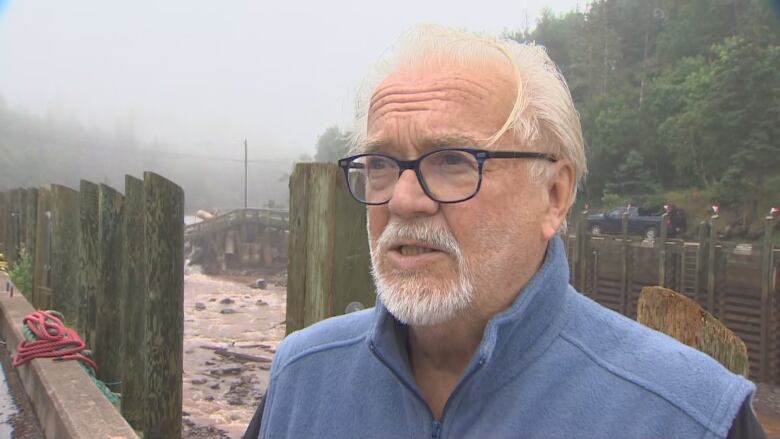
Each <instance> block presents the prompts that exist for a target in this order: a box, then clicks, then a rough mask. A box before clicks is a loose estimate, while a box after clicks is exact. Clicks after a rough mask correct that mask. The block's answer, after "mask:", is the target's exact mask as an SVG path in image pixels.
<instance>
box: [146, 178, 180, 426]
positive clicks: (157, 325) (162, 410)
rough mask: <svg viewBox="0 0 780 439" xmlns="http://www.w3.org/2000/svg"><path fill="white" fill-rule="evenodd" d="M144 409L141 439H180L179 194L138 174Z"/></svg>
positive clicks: (168, 185) (165, 182)
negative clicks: (143, 295) (143, 282)
mask: <svg viewBox="0 0 780 439" xmlns="http://www.w3.org/2000/svg"><path fill="white" fill-rule="evenodd" d="M144 246H145V252H146V262H145V264H146V270H145V271H146V277H145V279H146V290H147V294H148V296H147V302H146V306H147V312H146V321H145V322H146V325H145V326H146V334H145V339H144V340H145V344H146V349H147V351H146V367H147V369H146V407H147V409H146V410H145V412H144V422H143V425H144V427H143V431H144V437H152V438H158V437H159V438H178V437H181V414H182V372H183V364H182V361H183V360H182V359H183V337H184V255H183V253H184V192H183V191H182V189H181V188H180V187H179V186H177V185H175V184H173V183H172V182H170V181H168V180H166V179H164V178H163V177H161V176H159V175H157V174H154V173H151V172H146V173H144Z"/></svg>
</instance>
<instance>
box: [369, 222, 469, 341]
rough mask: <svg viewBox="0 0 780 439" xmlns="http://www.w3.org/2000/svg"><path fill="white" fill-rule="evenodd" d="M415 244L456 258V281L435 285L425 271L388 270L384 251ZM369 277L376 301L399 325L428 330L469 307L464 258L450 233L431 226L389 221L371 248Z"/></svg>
mask: <svg viewBox="0 0 780 439" xmlns="http://www.w3.org/2000/svg"><path fill="white" fill-rule="evenodd" d="M404 239H406V240H415V241H419V242H421V243H428V244H429V245H431V246H433V247H436V248H442V249H445V251H446V253H447V254H449V255H450V256H451V257H453V258H455V260H456V262H457V265H458V269H457V275H456V278H455V279H451V280H447V281H438V280H434V279H431V278H430V274H429V273H427V272H426V271H417V272H402V271H399V270H396V269H394V268H393V267H391V266H389V264H388V263H387V262H386V260H385V256H386V254H387V251H388V250H389V249H390V248H392V247H394V246H395V245H396V243H397V242H399V241H400V240H404ZM370 250H371V275H372V276H373V278H374V284H375V285H376V288H377V295H378V296H379V299H380V300H381V301H382V303H383V304H384V306H385V308H387V310H388V312H390V314H392V315H393V316H394V317H395V318H396V319H397V320H398V321H400V322H401V323H404V324H406V325H411V326H428V325H436V324H440V323H444V322H446V321H448V320H451V319H453V318H454V317H456V316H457V315H458V313H460V312H461V311H463V310H465V309H466V308H468V307H469V305H470V304H471V303H472V300H473V297H474V287H473V282H472V278H471V271H470V270H469V266H468V263H467V262H466V258H465V257H464V256H463V252H462V251H461V249H460V246H459V245H458V242H457V241H456V240H455V237H454V236H453V235H452V233H451V232H450V231H449V230H447V229H446V228H444V227H442V226H440V225H438V224H434V223H432V222H424V221H415V222H401V220H398V219H397V217H391V218H390V221H389V222H388V224H387V226H386V227H385V229H384V231H383V232H382V235H381V236H380V237H379V239H378V240H377V242H376V244H375V245H373V244H372V245H370Z"/></svg>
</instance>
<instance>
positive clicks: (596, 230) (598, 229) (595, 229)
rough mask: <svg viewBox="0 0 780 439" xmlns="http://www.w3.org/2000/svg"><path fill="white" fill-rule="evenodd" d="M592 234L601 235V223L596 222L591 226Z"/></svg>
mask: <svg viewBox="0 0 780 439" xmlns="http://www.w3.org/2000/svg"><path fill="white" fill-rule="evenodd" d="M590 234H591V235H601V225H600V224H594V225H592V226H590Z"/></svg>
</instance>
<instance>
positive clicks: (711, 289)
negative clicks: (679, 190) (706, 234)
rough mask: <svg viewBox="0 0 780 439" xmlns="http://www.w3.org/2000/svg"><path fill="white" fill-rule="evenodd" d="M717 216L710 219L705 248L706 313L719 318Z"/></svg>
mask: <svg viewBox="0 0 780 439" xmlns="http://www.w3.org/2000/svg"><path fill="white" fill-rule="evenodd" d="M717 232H718V215H713V216H711V217H710V239H709V243H708V247H707V251H708V254H707V311H709V312H710V314H712V315H714V316H716V317H719V314H718V313H716V312H715V246H716V240H717V239H718V234H717Z"/></svg>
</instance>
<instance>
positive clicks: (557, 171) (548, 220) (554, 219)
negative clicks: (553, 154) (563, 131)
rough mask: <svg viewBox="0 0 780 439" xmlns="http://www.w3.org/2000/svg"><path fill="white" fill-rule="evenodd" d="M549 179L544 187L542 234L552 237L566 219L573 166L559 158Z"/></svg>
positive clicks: (569, 202)
mask: <svg viewBox="0 0 780 439" xmlns="http://www.w3.org/2000/svg"><path fill="white" fill-rule="evenodd" d="M548 175H549V177H550V178H549V179H548V180H547V181H546V182H545V185H544V188H545V190H546V191H547V197H546V198H547V208H546V210H545V212H544V215H543V216H542V236H543V237H544V239H545V240H549V239H550V238H552V237H553V236H554V235H555V234H556V233H557V232H558V229H560V228H561V226H562V225H563V222H564V221H565V220H566V214H567V213H568V212H569V207H571V203H572V201H573V200H572V197H573V195H574V184H575V182H574V168H573V167H572V165H571V163H569V161H568V160H559V161H558V162H555V163H554V164H553V165H552V169H551V170H550V173H549V174H548Z"/></svg>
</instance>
